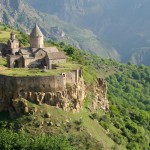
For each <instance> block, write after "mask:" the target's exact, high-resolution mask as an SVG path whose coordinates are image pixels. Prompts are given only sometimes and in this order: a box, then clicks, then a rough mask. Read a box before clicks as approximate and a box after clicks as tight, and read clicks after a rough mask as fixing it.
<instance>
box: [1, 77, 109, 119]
mask: <svg viewBox="0 0 150 150" xmlns="http://www.w3.org/2000/svg"><path fill="white" fill-rule="evenodd" d="M9 82H11V80H9ZM0 84H1V85H3V83H0ZM28 84H30V83H28ZM0 91H1V93H0V104H1V105H0V112H1V111H4V110H8V111H9V112H10V115H11V118H14V116H16V115H21V114H23V113H30V112H31V111H32V109H31V108H30V106H29V105H28V103H27V102H31V103H33V104H37V105H39V106H40V105H42V104H47V105H50V106H55V107H57V108H61V109H63V110H64V111H73V112H79V111H80V109H82V107H83V104H84V99H85V97H86V93H87V90H86V85H85V83H84V79H83V77H80V78H79V79H78V83H73V84H70V83H68V84H67V86H66V88H65V89H63V90H59V91H50V92H34V91H32V92H30V91H28V92H24V91H21V92H20V94H19V95H18V94H16V93H14V94H13V95H12V93H11V91H8V90H7V89H6V88H3V86H2V87H1V90H0ZM93 92H94V95H95V98H94V99H93V100H92V101H93V106H92V108H93V109H100V108H102V109H103V110H104V111H108V110H109V104H108V100H107V98H106V94H107V83H106V81H105V80H104V79H98V82H97V85H95V86H93ZM10 93H11V94H10ZM10 95H11V96H12V97H10Z"/></svg>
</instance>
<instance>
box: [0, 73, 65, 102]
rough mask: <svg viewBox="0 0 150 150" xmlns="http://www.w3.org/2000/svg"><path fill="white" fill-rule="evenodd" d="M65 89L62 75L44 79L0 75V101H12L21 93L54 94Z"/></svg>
mask: <svg viewBox="0 0 150 150" xmlns="http://www.w3.org/2000/svg"><path fill="white" fill-rule="evenodd" d="M65 88H66V83H65V79H64V77H63V76H62V75H59V76H46V77H39V76H37V77H36V76H35V77H13V76H4V75H0V99H1V100H2V99H5V100H6V99H7V100H8V99H13V98H16V97H18V96H19V95H20V93H21V92H44V93H45V92H51V91H53V92H55V91H63V90H64V89H65Z"/></svg>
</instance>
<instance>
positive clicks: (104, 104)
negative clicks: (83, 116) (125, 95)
mask: <svg viewBox="0 0 150 150" xmlns="http://www.w3.org/2000/svg"><path fill="white" fill-rule="evenodd" d="M94 95H95V99H94V100H93V108H94V109H97V108H102V109H103V110H104V111H106V112H107V111H109V101H108V99H107V97H106V96H107V81H106V80H105V79H102V78H98V79H97V85H96V86H95V87H94Z"/></svg>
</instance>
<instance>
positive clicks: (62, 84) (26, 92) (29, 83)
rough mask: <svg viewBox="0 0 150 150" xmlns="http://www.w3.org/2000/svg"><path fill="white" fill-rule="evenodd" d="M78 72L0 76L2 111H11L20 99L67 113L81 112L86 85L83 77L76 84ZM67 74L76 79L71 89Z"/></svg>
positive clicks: (0, 104) (0, 107) (0, 105)
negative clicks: (60, 109) (55, 107)
mask: <svg viewBox="0 0 150 150" xmlns="http://www.w3.org/2000/svg"><path fill="white" fill-rule="evenodd" d="M77 72H78V71H73V72H72V74H71V72H69V73H62V75H58V76H45V77H44V76H43V77H39V76H37V77H36V76H35V77H13V76H4V75H0V111H2V110H5V109H6V110H7V109H9V107H10V106H11V105H12V101H13V100H15V99H20V97H21V98H24V99H27V100H29V101H32V102H34V103H37V104H40V103H46V104H48V105H52V106H57V107H59V108H62V109H64V110H66V111H69V110H76V111H79V109H80V108H81V107H82V106H83V101H84V98H85V84H84V80H83V78H82V77H81V78H78V82H76V81H77V77H76V75H77ZM67 74H69V75H70V74H71V75H70V76H72V77H74V78H75V79H74V83H73V84H72V85H71V86H69V87H67V86H66V85H67ZM68 81H69V80H68Z"/></svg>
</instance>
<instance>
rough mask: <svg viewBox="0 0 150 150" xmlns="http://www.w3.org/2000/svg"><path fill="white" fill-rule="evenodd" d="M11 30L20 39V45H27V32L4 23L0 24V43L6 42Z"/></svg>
mask: <svg viewBox="0 0 150 150" xmlns="http://www.w3.org/2000/svg"><path fill="white" fill-rule="evenodd" d="M12 31H13V32H14V33H15V34H16V38H17V39H18V40H19V41H20V43H21V46H29V36H28V35H27V34H25V33H24V32H21V31H17V30H16V29H14V28H12V27H10V26H8V25H5V24H0V43H1V42H3V43H7V41H8V39H9V38H10V33H11V32H12Z"/></svg>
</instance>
